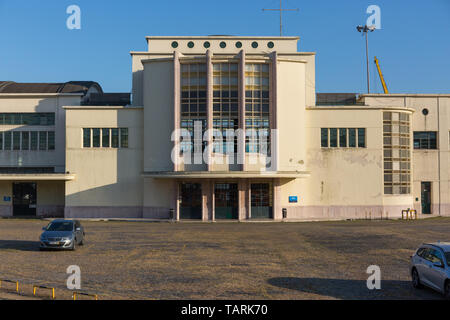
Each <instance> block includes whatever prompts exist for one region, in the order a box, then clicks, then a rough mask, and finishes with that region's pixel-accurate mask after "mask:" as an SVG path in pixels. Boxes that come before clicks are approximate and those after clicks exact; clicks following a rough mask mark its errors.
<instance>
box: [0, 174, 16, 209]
mask: <svg viewBox="0 0 450 320" xmlns="http://www.w3.org/2000/svg"><path fill="white" fill-rule="evenodd" d="M4 197H9V198H10V201H5V198H4ZM12 215H13V212H12V182H10V181H0V217H11V216H12Z"/></svg>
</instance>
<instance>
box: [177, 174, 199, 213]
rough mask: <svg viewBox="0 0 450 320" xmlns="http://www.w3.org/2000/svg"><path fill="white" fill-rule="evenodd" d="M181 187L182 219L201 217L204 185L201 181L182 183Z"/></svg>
mask: <svg viewBox="0 0 450 320" xmlns="http://www.w3.org/2000/svg"><path fill="white" fill-rule="evenodd" d="M180 189H181V190H180V193H181V202H180V219H201V218H202V185H201V184H200V183H182V184H181V186H180Z"/></svg>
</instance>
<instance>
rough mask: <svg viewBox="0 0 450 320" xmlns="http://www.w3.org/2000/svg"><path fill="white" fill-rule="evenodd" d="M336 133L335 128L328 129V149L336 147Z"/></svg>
mask: <svg viewBox="0 0 450 320" xmlns="http://www.w3.org/2000/svg"><path fill="white" fill-rule="evenodd" d="M337 131H338V130H337V129H336V128H331V129H330V147H331V148H336V147H337V146H338V143H337V140H338V139H337Z"/></svg>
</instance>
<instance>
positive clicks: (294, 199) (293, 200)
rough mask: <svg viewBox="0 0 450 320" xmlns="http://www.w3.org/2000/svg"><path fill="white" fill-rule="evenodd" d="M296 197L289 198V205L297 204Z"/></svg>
mask: <svg viewBox="0 0 450 320" xmlns="http://www.w3.org/2000/svg"><path fill="white" fill-rule="evenodd" d="M297 202H298V197H297V196H290V197H289V203H297Z"/></svg>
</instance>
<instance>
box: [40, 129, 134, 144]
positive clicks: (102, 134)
mask: <svg viewBox="0 0 450 320" xmlns="http://www.w3.org/2000/svg"><path fill="white" fill-rule="evenodd" d="M91 138H92V143H91ZM49 139H50V136H49ZM49 143H50V142H49ZM91 147H93V148H100V147H101V148H128V128H93V129H91V128H83V148H91Z"/></svg>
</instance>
